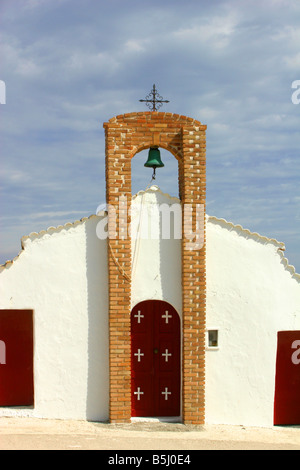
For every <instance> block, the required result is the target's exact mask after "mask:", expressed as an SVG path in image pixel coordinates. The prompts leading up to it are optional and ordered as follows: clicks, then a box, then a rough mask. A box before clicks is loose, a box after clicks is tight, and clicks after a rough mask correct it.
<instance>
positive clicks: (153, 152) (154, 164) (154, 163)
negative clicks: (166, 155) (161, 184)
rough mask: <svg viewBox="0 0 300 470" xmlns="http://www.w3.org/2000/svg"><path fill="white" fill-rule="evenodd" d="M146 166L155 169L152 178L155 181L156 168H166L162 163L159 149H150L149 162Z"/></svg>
mask: <svg viewBox="0 0 300 470" xmlns="http://www.w3.org/2000/svg"><path fill="white" fill-rule="evenodd" d="M144 166H145V167H146V168H153V176H152V178H153V179H155V170H156V168H162V167H164V166H165V165H164V164H163V162H162V161H161V158H160V151H159V149H158V147H150V149H149V153H148V160H147V161H146V163H145V165H144Z"/></svg>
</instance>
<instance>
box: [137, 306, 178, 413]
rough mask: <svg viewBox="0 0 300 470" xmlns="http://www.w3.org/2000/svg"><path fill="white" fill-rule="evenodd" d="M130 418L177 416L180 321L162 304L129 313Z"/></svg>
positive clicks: (176, 315)
mask: <svg viewBox="0 0 300 470" xmlns="http://www.w3.org/2000/svg"><path fill="white" fill-rule="evenodd" d="M131 408H132V410H131V415H132V416H134V417H137V416H140V417H141V416H143V417H151V416H152V417H153V416H179V415H180V319H179V315H178V313H177V312H176V310H175V309H174V308H173V307H172V306H171V305H170V304H169V303H167V302H164V301H161V300H146V301H144V302H140V303H139V304H138V305H136V306H135V307H134V308H133V310H132V312H131Z"/></svg>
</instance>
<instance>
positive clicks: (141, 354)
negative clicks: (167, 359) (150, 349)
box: [134, 349, 144, 362]
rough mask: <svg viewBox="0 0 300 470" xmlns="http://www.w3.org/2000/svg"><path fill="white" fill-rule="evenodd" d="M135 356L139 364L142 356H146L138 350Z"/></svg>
mask: <svg viewBox="0 0 300 470" xmlns="http://www.w3.org/2000/svg"><path fill="white" fill-rule="evenodd" d="M134 355H135V356H137V358H138V362H141V356H144V353H142V352H141V350H140V349H138V352H137V353H134Z"/></svg>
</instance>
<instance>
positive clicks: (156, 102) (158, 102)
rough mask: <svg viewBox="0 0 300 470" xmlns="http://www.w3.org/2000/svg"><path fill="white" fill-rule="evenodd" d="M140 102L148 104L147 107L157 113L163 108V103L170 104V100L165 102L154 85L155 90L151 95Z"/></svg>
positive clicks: (153, 89)
mask: <svg viewBox="0 0 300 470" xmlns="http://www.w3.org/2000/svg"><path fill="white" fill-rule="evenodd" d="M140 102H144V103H146V105H147V106H148V108H149V109H150V110H151V111H157V110H158V109H159V108H161V107H162V105H163V103H169V101H168V100H163V97H162V96H160V95H159V94H158V92H157V91H156V88H155V85H153V88H152V90H151V92H150V93H149V95H147V96H146V99H145V100H140ZM151 107H152V109H151Z"/></svg>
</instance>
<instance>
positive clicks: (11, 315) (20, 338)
mask: <svg viewBox="0 0 300 470" xmlns="http://www.w3.org/2000/svg"><path fill="white" fill-rule="evenodd" d="M33 401H34V399H33V311H32V310H0V406H22V405H23V406H29V405H33Z"/></svg>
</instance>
